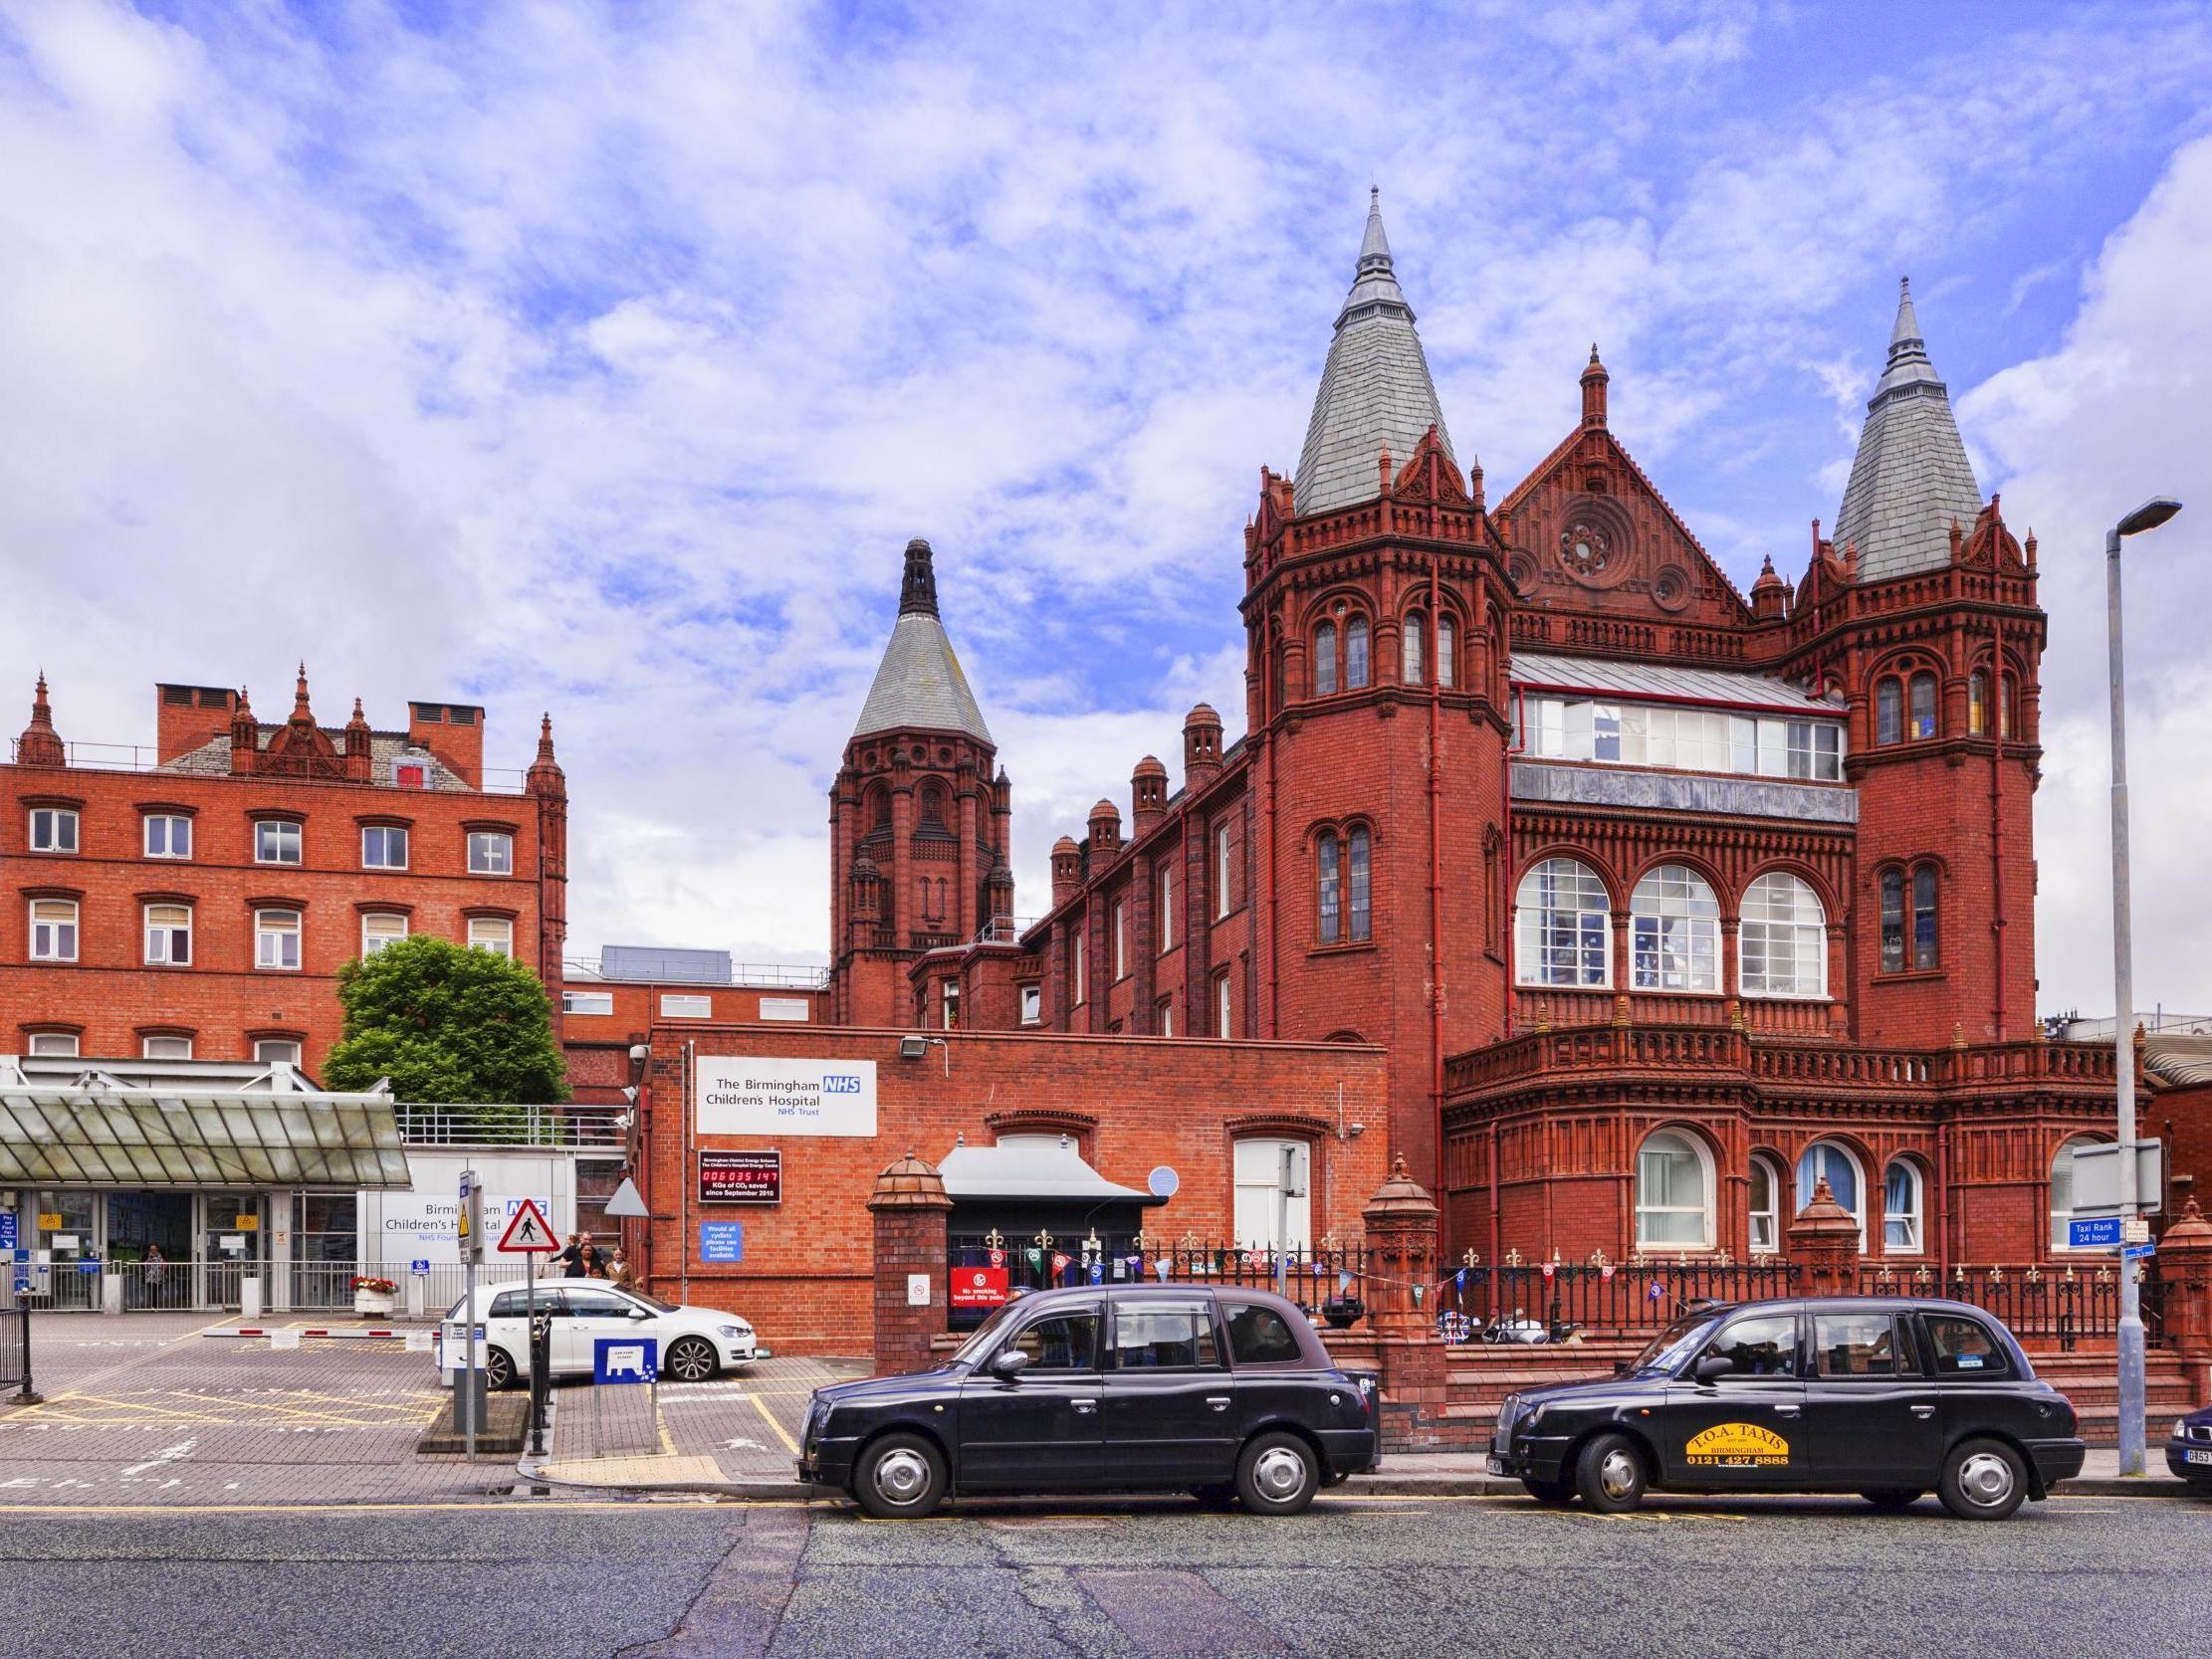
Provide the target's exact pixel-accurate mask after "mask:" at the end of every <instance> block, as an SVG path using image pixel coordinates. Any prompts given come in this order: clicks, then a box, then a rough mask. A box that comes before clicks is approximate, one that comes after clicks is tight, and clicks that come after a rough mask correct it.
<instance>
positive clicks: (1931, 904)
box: [1912, 864, 1938, 968]
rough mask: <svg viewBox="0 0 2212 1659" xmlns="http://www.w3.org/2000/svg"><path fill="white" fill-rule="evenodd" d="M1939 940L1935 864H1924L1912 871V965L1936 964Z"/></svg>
mask: <svg viewBox="0 0 2212 1659" xmlns="http://www.w3.org/2000/svg"><path fill="white" fill-rule="evenodd" d="M1937 942H1938V934H1937V925H1936V918H1935V866H1934V865H1932V864H1923V865H1921V866H1919V867H1918V868H1917V869H1916V870H1914V871H1913V872H1912V965H1913V966H1914V967H1915V968H1930V967H1933V966H1935V964H1936V959H1937V957H1936V944H1937Z"/></svg>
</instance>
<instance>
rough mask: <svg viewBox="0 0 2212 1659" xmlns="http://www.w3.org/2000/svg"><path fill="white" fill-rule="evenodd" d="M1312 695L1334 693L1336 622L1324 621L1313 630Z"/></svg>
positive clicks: (1332, 694)
mask: <svg viewBox="0 0 2212 1659" xmlns="http://www.w3.org/2000/svg"><path fill="white" fill-rule="evenodd" d="M1313 695H1314V696H1315V697H1334V696H1335V695H1336V624H1335V623H1333V622H1324V623H1322V624H1321V626H1320V627H1318V628H1316V629H1314V631H1313Z"/></svg>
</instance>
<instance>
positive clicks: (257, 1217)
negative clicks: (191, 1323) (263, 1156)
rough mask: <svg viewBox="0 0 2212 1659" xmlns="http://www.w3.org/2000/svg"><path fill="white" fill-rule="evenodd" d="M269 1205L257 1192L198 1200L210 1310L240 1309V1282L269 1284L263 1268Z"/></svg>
mask: <svg viewBox="0 0 2212 1659" xmlns="http://www.w3.org/2000/svg"><path fill="white" fill-rule="evenodd" d="M267 1211H268V1204H267V1203H266V1202H265V1200H264V1198H263V1195H262V1194H261V1193H258V1192H210V1193H206V1194H204V1195H203V1196H202V1197H201V1199H200V1251H199V1255H200V1259H201V1260H202V1261H204V1262H205V1263H206V1264H207V1269H206V1272H207V1283H206V1288H205V1291H204V1293H203V1294H204V1296H205V1298H206V1304H207V1306H208V1307H210V1308H235V1307H237V1306H238V1305H239V1285H240V1281H242V1280H244V1279H246V1278H248V1277H249V1276H250V1277H253V1278H256V1279H261V1280H262V1282H263V1297H264V1300H265V1301H266V1298H267V1295H268V1281H267V1277H266V1274H265V1272H264V1268H263V1264H264V1262H265V1260H266V1251H267V1249H268V1244H267V1238H268V1231H267V1227H266V1225H265V1223H266V1222H267V1220H268V1215H267Z"/></svg>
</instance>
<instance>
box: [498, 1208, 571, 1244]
mask: <svg viewBox="0 0 2212 1659" xmlns="http://www.w3.org/2000/svg"><path fill="white" fill-rule="evenodd" d="M499 1247H500V1248H501V1249H502V1250H505V1251H507V1252H508V1253H509V1254H511V1255H522V1256H530V1255H539V1254H545V1255H551V1254H552V1253H553V1251H555V1250H558V1249H559V1248H560V1241H559V1240H558V1239H557V1238H555V1237H553V1227H552V1226H551V1225H550V1224H549V1223H548V1222H547V1220H546V1213H545V1211H543V1210H541V1209H540V1208H539V1207H538V1200H537V1199H535V1198H525V1199H524V1200H523V1201H522V1203H521V1204H520V1205H519V1206H518V1207H517V1209H516V1211H515V1213H514V1214H513V1215H511V1216H509V1217H508V1219H507V1231H506V1232H504V1233H502V1234H500V1236H499Z"/></svg>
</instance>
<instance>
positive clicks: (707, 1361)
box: [437, 1279, 764, 1388]
mask: <svg viewBox="0 0 2212 1659" xmlns="http://www.w3.org/2000/svg"><path fill="white" fill-rule="evenodd" d="M524 1295H525V1292H524V1290H523V1287H522V1286H520V1285H480V1286H479V1287H477V1292H476V1308H477V1320H478V1322H479V1323H480V1324H481V1326H482V1327H483V1331H484V1354H483V1358H482V1363H483V1366H484V1371H485V1384H486V1386H487V1387H492V1388H505V1387H509V1386H511V1385H512V1384H513V1383H514V1382H515V1381H516V1380H517V1379H518V1378H521V1377H523V1376H524V1375H526V1374H527V1367H528V1366H529V1363H530V1317H529V1309H528V1308H527V1307H526V1305H525V1303H524ZM467 1300H468V1299H467V1298H466V1297H464V1298H463V1299H462V1302H466V1301H467ZM462 1302H456V1303H455V1304H454V1305H453V1306H452V1307H451V1308H448V1309H447V1310H446V1313H445V1319H444V1321H443V1322H442V1323H441V1324H440V1325H439V1327H438V1354H437V1363H438V1370H439V1376H440V1379H441V1380H447V1381H449V1380H450V1378H449V1377H448V1376H447V1373H446V1365H447V1360H446V1355H447V1354H449V1353H450V1354H452V1355H454V1356H455V1358H456V1359H458V1358H459V1356H460V1355H461V1353H462V1347H461V1345H462V1344H463V1343H464V1342H466V1341H467V1337H466V1334H465V1331H464V1328H463V1325H462V1322H461V1308H462ZM537 1305H538V1307H539V1308H540V1309H541V1310H543V1311H544V1312H546V1313H548V1314H550V1315H552V1317H553V1332H552V1337H553V1343H552V1355H551V1367H552V1373H553V1375H554V1376H578V1375H581V1376H589V1375H590V1374H591V1355H592V1352H593V1345H594V1343H596V1342H597V1340H598V1339H600V1338H602V1337H626V1338H631V1339H635V1338H638V1337H652V1338H655V1339H657V1340H658V1342H659V1344H660V1364H661V1374H662V1375H664V1376H670V1377H674V1378H676V1379H677V1380H679V1381H682V1382H704V1381H705V1380H706V1379H707V1378H708V1377H710V1376H713V1375H714V1374H715V1372H717V1371H719V1370H721V1369H723V1368H724V1367H725V1366H728V1365H744V1364H750V1363H751V1362H752V1361H753V1360H755V1359H758V1358H761V1357H763V1356H764V1355H763V1353H762V1350H761V1347H760V1344H759V1342H758V1340H757V1339H756V1338H755V1337H754V1335H753V1327H752V1326H751V1325H749V1324H747V1323H746V1322H745V1321H744V1320H742V1319H740V1318H738V1316H737V1315H735V1314H726V1313H724V1312H722V1310H721V1309H719V1308H690V1307H680V1306H678V1305H677V1304H676V1303H673V1302H663V1301H661V1300H660V1298H658V1297H654V1296H647V1295H646V1294H645V1293H644V1292H643V1291H637V1290H629V1289H618V1288H616V1287H615V1286H613V1285H610V1284H607V1283H606V1282H605V1281H604V1280H598V1279H553V1280H547V1281H543V1282H541V1283H540V1284H539V1286H538V1303H537Z"/></svg>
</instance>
